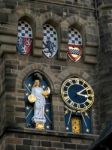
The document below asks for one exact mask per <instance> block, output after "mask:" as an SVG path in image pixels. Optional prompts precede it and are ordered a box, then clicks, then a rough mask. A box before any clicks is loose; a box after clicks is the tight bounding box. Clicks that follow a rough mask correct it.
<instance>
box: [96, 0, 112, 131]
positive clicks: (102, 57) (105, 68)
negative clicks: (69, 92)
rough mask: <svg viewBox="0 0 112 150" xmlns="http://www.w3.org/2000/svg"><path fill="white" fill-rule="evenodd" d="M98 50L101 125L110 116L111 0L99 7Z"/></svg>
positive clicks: (103, 124)
mask: <svg viewBox="0 0 112 150" xmlns="http://www.w3.org/2000/svg"><path fill="white" fill-rule="evenodd" d="M99 29H100V47H101V48H100V51H99V65H98V66H99V72H98V76H99V77H98V80H99V83H100V86H99V88H100V91H101V92H100V93H99V96H100V97H99V99H100V105H101V110H100V114H101V126H102V128H105V126H106V125H107V124H109V123H110V122H111V118H112V100H111V98H112V2H111V1H109V0H108V1H103V2H102V3H101V5H100V7H99Z"/></svg>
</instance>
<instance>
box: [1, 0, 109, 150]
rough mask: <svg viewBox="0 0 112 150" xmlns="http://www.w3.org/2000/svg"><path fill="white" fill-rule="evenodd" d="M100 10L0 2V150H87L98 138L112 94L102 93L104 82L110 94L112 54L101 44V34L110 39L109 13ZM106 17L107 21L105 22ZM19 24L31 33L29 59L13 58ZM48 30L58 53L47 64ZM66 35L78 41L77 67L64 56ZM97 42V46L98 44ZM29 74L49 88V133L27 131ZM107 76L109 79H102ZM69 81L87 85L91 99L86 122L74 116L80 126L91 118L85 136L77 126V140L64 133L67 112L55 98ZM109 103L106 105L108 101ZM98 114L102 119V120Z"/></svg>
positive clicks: (89, 1) (69, 2) (68, 3)
mask: <svg viewBox="0 0 112 150" xmlns="http://www.w3.org/2000/svg"><path fill="white" fill-rule="evenodd" d="M97 5H98V7H99V22H98V12H97ZM101 6H102V5H101V3H100V1H99V3H98V4H97V3H96V2H95V1H93V0H58V1H56V2H55V1H53V0H47V1H45V0H37V1H36V0H27V1H25V0H11V1H10V2H9V1H8V0H0V71H1V74H0V110H1V115H0V135H1V139H0V140H1V142H0V148H1V150H26V149H27V150H35V149H39V150H61V149H66V150H69V149H77V150H87V149H88V147H89V146H90V145H91V143H93V142H94V140H95V139H96V137H97V135H98V134H99V132H100V130H99V127H100V125H101V124H100V120H101V123H104V122H105V121H108V119H107V118H106V115H109V114H110V116H111V112H110V111H108V112H106V110H107V109H108V108H107V106H110V103H111V101H110V103H107V101H105V99H107V97H106V95H107V93H108V92H110V94H111V90H107V88H106V86H105V85H107V83H108V82H109V89H111V84H110V80H109V81H107V79H109V78H111V77H110V76H111V75H110V72H111V67H109V65H111V63H109V65H108V61H111V59H110V58H111V48H110V45H109V44H107V43H106V42H111V41H110V38H109V39H108V40H107V41H106V40H105V43H104V39H103V38H105V34H106V35H107V34H108V37H110V36H111V35H110V33H111V32H110V28H111V23H110V22H111V19H110V18H109V15H110V14H111V11H110V9H107V11H106V8H107V7H103V6H102V7H101ZM108 7H109V6H108ZM104 8H105V9H104ZM105 12H106V15H107V16H108V17H106V16H105ZM109 13H110V14H109ZM103 18H105V19H103ZM103 20H104V22H103ZM105 20H106V22H105ZM20 21H21V22H22V21H26V22H28V24H29V25H30V26H31V29H32V33H33V34H32V35H33V40H32V41H33V46H32V53H31V54H30V55H20V54H18V53H17V49H16V45H17V38H18V37H17V36H18V35H19V34H18V31H17V29H18V26H19V23H20ZM102 22H103V24H102ZM48 24H49V26H50V27H51V26H52V27H53V28H52V27H51V28H52V29H54V28H55V31H56V32H57V37H58V44H57V45H58V52H57V54H56V55H55V56H54V57H53V58H50V59H49V58H47V57H46V56H45V55H44V53H42V51H43V25H48ZM107 26H108V28H107ZM44 27H45V26H44ZM105 27H106V28H105ZM99 28H100V30H99ZM70 29H75V31H78V33H80V35H81V37H82V45H81V46H82V57H81V59H80V60H79V61H77V62H74V61H72V60H71V59H70V58H69V57H68V56H67V50H68V43H69V42H68V31H69V30H70ZM55 31H54V32H55ZM108 32H110V33H108ZM99 33H100V38H99ZM100 41H101V44H99V43H100ZM100 45H101V47H100V48H99V46H100ZM102 45H105V46H102ZM98 54H99V55H98ZM105 55H106V56H107V57H108V59H107V57H105ZM97 58H98V59H97ZM107 60H108V61H107ZM105 66H106V70H105ZM100 70H101V71H100ZM34 73H40V74H41V75H43V76H44V77H45V79H46V81H47V82H48V83H49V86H50V88H51V97H50V100H51V103H52V104H51V106H52V109H51V110H52V111H51V115H52V129H51V130H48V129H47V130H43V131H39V130H36V129H35V128H33V127H29V126H27V125H26V124H27V120H26V114H27V109H28V107H26V103H25V94H27V93H25V88H24V81H26V79H27V78H28V79H30V77H31V76H32V74H34ZM98 74H99V76H98ZM106 74H108V75H110V76H108V78H106V77H107V76H106ZM72 77H77V78H81V79H83V80H84V81H86V82H87V83H88V84H89V85H91V87H92V88H93V90H94V93H95V100H94V104H93V105H92V108H91V110H90V112H89V113H90V114H91V115H90V117H88V116H87V113H85V114H84V115H85V116H83V115H82V116H80V115H79V118H81V117H82V121H83V122H85V120H84V119H83V117H85V118H86V119H87V118H90V121H89V125H90V128H91V129H90V130H89V129H87V130H85V127H83V126H85V125H84V123H82V131H84V132H79V133H78V134H74V133H73V132H72V131H71V130H70V131H69V132H68V131H67V130H68V127H67V126H66V123H65V120H66V118H65V116H66V113H67V111H65V110H64V107H65V106H64V103H63V101H62V97H61V92H60V90H61V85H62V83H63V82H64V81H65V80H66V79H68V78H72ZM102 85H103V86H102ZM29 86H30V85H29ZM104 86H105V89H104V88H103V87H104ZM99 87H101V89H99ZM102 88H103V89H102ZM98 90H100V91H102V93H101V92H99V91H98ZM108 99H110V97H109V96H108ZM101 100H102V101H103V103H101ZM106 105H107V106H106ZM48 111H49V110H47V111H46V113H47V112H48ZM103 112H104V113H105V116H103V115H102V113H103ZM100 116H101V118H100ZM70 119H71V118H70ZM85 124H86V123H85Z"/></svg>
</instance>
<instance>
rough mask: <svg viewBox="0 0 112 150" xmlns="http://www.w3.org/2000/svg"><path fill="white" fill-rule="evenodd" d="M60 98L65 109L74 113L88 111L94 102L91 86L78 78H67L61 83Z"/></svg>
mask: <svg viewBox="0 0 112 150" xmlns="http://www.w3.org/2000/svg"><path fill="white" fill-rule="evenodd" d="M61 96H62V99H63V101H64V103H65V104H66V107H67V108H68V109H69V110H71V111H74V112H84V111H86V110H88V109H89V108H90V107H91V106H92V104H93V102H94V92H93V89H92V88H91V86H90V85H89V84H88V83H87V82H86V81H84V80H83V79H80V78H69V79H67V80H66V81H64V82H63V84H62V87H61Z"/></svg>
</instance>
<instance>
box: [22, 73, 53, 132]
mask: <svg viewBox="0 0 112 150" xmlns="http://www.w3.org/2000/svg"><path fill="white" fill-rule="evenodd" d="M23 86H24V89H25V108H26V109H25V119H26V126H27V127H29V128H37V129H40V130H41V129H46V130H50V129H52V113H51V95H49V94H48V95H44V94H45V93H43V92H46V91H47V92H50V91H49V90H48V89H49V88H50V86H49V83H48V81H47V79H46V78H45V77H44V76H43V75H42V74H41V73H39V72H34V73H32V74H30V75H29V76H28V77H27V78H25V80H24V83H23ZM48 87H49V88H48ZM32 95H33V96H32Z"/></svg>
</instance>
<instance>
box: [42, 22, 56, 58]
mask: <svg viewBox="0 0 112 150" xmlns="http://www.w3.org/2000/svg"><path fill="white" fill-rule="evenodd" d="M57 38H58V37H57V32H56V30H55V28H54V27H53V26H51V25H49V24H45V25H44V26H43V53H44V54H45V56H46V57H48V58H52V57H54V56H55V55H56V53H57V51H58V39H57Z"/></svg>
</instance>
